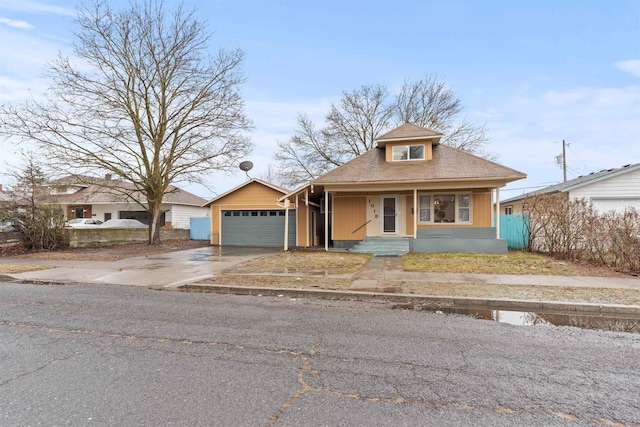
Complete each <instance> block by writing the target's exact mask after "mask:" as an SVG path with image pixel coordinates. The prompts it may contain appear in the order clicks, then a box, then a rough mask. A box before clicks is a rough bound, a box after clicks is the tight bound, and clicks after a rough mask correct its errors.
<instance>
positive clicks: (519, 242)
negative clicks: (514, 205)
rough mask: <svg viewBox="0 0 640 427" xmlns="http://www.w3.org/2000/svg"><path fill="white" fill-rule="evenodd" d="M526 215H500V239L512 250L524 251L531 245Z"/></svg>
mask: <svg viewBox="0 0 640 427" xmlns="http://www.w3.org/2000/svg"><path fill="white" fill-rule="evenodd" d="M526 221H527V216H526V215H500V238H501V239H505V240H506V241H507V246H508V247H509V248H510V249H524V248H526V247H527V246H528V244H529V235H528V233H527V223H526Z"/></svg>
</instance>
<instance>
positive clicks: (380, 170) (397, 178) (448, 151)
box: [313, 145, 526, 184]
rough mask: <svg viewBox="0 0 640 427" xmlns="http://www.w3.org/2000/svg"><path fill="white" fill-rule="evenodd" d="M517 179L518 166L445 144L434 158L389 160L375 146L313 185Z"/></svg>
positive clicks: (437, 148) (435, 150) (436, 151)
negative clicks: (501, 162) (499, 162)
mask: <svg viewBox="0 0 640 427" xmlns="http://www.w3.org/2000/svg"><path fill="white" fill-rule="evenodd" d="M492 178H493V179H500V180H505V181H507V182H509V181H515V180H517V179H522V178H526V175H525V174H524V173H522V172H519V171H517V170H515V169H511V168H508V167H506V166H502V165H500V164H498V163H495V162H492V161H490V160H487V159H483V158H481V157H478V156H475V155H473V154H471V153H468V152H466V151H462V150H459V149H456V148H452V147H449V146H446V145H434V146H433V159H431V160H425V161H400V162H387V161H386V158H385V150H384V149H379V148H374V149H371V150H369V151H368V152H366V153H364V154H362V155H361V156H358V157H356V158H355V159H353V160H351V161H350V162H347V163H345V164H343V165H342V166H339V167H337V168H336V169H334V170H332V171H330V172H327V173H326V174H324V175H323V176H321V177H319V178H318V179H316V180H315V181H313V183H314V184H343V183H344V184H346V183H365V182H366V183H383V182H398V183H400V182H414V181H447V180H453V179H469V180H477V179H492Z"/></svg>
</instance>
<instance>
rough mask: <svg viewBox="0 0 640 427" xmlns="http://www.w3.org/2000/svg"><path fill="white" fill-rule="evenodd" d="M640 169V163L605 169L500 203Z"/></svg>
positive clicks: (573, 186)
mask: <svg viewBox="0 0 640 427" xmlns="http://www.w3.org/2000/svg"><path fill="white" fill-rule="evenodd" d="M639 168H640V163H635V164H628V165H624V166H622V167H620V168H613V169H603V170H601V171H599V172H592V173H590V174H588V175H581V176H579V177H577V178H574V179H570V180H569V181H567V182H561V183H559V184H554V185H550V186H548V187H544V188H541V189H539V190H535V191H530V192H528V193H525V194H521V195H519V196H515V197H511V198H509V199H505V200H502V201H500V203H505V202H506V203H508V202H513V201H515V200H520V199H524V198H526V197H530V196H535V195H539V194H550V193H558V192H564V191H568V190H569V189H574V188H579V187H582V186H584V185H588V184H590V183H593V182H596V181H600V180H602V179H606V178H609V177H611V176H614V175H618V174H620V173H625V172H630V171H632V170H636V169H639Z"/></svg>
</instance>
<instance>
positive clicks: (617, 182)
mask: <svg viewBox="0 0 640 427" xmlns="http://www.w3.org/2000/svg"><path fill="white" fill-rule="evenodd" d="M541 194H549V195H557V196H558V197H566V198H568V199H569V200H576V199H578V200H579V199H584V200H586V201H587V202H589V203H591V204H592V205H593V207H594V208H596V209H597V210H598V211H599V212H606V211H611V210H614V211H618V212H621V211H624V209H625V208H628V207H633V208H635V209H638V210H640V163H636V164H628V165H625V166H623V167H621V168H615V169H606V170H602V171H600V172H594V173H590V174H589V175H584V176H579V177H578V178H575V179H572V180H570V181H567V182H562V183H560V184H555V185H551V186H549V187H545V188H543V189H540V190H536V191H532V192H530V193H526V194H522V195H520V196H516V197H511V198H509V199H506V200H503V201H502V202H500V204H501V206H502V209H501V210H502V213H504V214H521V213H523V212H524V211H526V199H527V197H531V196H535V195H541Z"/></svg>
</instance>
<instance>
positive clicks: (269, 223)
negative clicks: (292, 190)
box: [203, 178, 296, 247]
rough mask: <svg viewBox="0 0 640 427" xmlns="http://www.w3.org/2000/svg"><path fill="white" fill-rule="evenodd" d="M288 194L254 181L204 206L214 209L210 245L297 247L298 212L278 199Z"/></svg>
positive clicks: (273, 186) (272, 186) (278, 188)
mask: <svg viewBox="0 0 640 427" xmlns="http://www.w3.org/2000/svg"><path fill="white" fill-rule="evenodd" d="M287 192H288V190H285V189H283V188H280V187H277V186H275V185H272V184H269V183H267V182H264V181H261V180H259V179H255V178H254V179H251V180H250V181H247V182H245V183H243V184H241V185H239V186H237V187H236V188H234V189H232V190H229V191H227V192H226V193H224V194H222V195H220V196H218V197H215V198H213V199H211V200H210V201H208V202H206V203H205V204H203V206H206V207H208V208H210V209H211V244H212V245H231V246H272V247H281V246H285V244H284V241H285V240H284V239H285V224H287V223H288V232H287V233H286V234H287V245H290V246H294V245H295V244H296V214H295V209H285V205H284V203H278V199H280V198H282V197H283V196H284V195H286V194H287Z"/></svg>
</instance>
